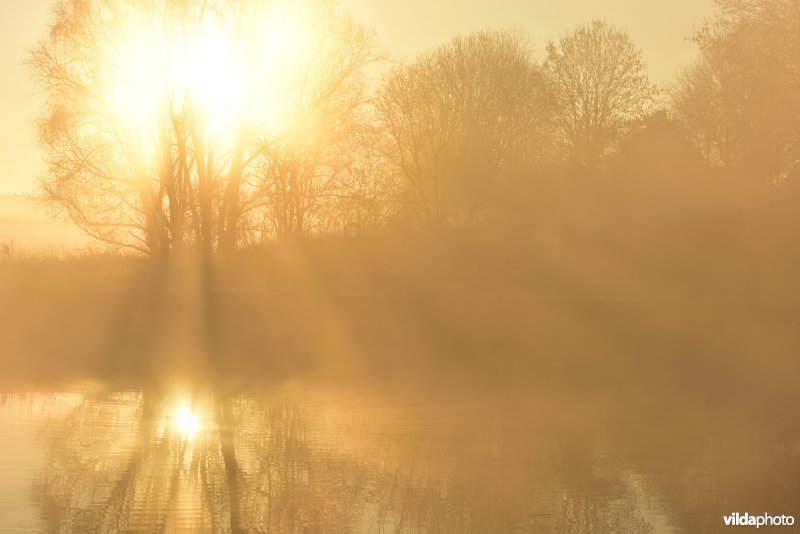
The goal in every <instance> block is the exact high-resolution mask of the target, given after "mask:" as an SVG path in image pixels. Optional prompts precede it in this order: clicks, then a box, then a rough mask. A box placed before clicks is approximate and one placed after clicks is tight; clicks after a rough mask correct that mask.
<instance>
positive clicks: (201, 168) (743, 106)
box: [28, 0, 800, 255]
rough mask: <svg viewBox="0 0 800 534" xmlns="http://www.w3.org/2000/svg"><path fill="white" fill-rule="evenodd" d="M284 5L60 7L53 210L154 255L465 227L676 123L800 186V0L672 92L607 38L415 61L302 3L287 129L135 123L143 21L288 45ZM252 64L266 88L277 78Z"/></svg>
mask: <svg viewBox="0 0 800 534" xmlns="http://www.w3.org/2000/svg"><path fill="white" fill-rule="evenodd" d="M277 3H278V2H277V1H270V0H236V1H233V0H207V1H204V2H200V1H192V0H190V1H185V2H169V1H166V0H150V1H148V2H137V1H135V0H59V1H58V2H57V3H56V5H55V8H54V11H53V17H52V22H51V24H50V26H49V28H48V33H47V35H46V37H45V38H44V39H42V40H41V41H40V43H39V44H38V45H37V47H36V48H35V49H34V50H33V51H32V52H31V53H30V56H29V59H28V63H29V65H30V69H31V71H32V73H33V74H34V76H35V77H36V79H37V80H38V81H39V84H40V86H41V88H42V90H43V93H44V95H45V101H46V105H45V108H44V110H43V112H42V115H41V118H40V120H39V132H40V141H41V144H42V147H43V150H44V153H45V159H46V162H47V171H46V173H45V174H44V176H43V177H42V179H41V191H42V196H43V198H44V200H45V201H46V202H48V203H49V204H50V205H51V206H53V207H54V208H56V209H57V210H59V211H60V212H61V213H63V214H65V215H66V216H68V217H69V218H70V219H72V220H73V221H74V222H75V223H76V224H77V225H78V226H79V227H80V228H81V229H83V230H84V231H85V232H86V233H88V234H89V235H91V236H94V237H95V238H97V239H99V240H101V241H103V242H105V243H108V244H109V245H111V246H113V247H115V248H119V249H133V250H136V251H138V252H140V253H144V254H149V255H169V254H172V253H174V252H177V251H180V250H182V249H201V250H204V251H206V252H208V253H214V252H220V253H230V252H232V251H233V250H235V249H236V248H237V247H242V246H247V245H251V244H255V243H261V242H265V241H269V240H273V239H286V238H298V237H303V236H312V235H322V234H357V233H364V232H373V231H378V230H380V229H383V228H387V227H391V226H406V227H415V228H423V227H428V226H436V225H458V224H464V223H469V222H472V221H476V220H479V219H480V218H481V217H482V216H483V215H484V214H485V213H486V212H487V210H490V209H492V207H493V206H495V205H496V204H497V202H498V198H500V197H501V196H502V195H503V193H504V192H507V191H508V190H510V189H512V190H513V188H514V187H515V185H518V184H524V183H530V182H533V181H537V180H559V179H565V178H568V177H571V176H588V177H592V176H597V175H599V174H600V173H601V171H602V170H603V169H605V168H606V167H607V166H608V162H609V161H610V159H611V158H613V156H614V154H615V153H617V152H618V151H619V150H620V147H621V146H622V145H623V144H624V143H625V142H626V140H627V139H630V138H631V136H632V135H634V134H635V133H636V132H637V131H640V130H641V129H642V128H643V126H644V124H645V123H646V119H647V118H648V117H650V116H651V115H652V114H653V113H654V112H656V111H658V110H666V112H667V114H668V116H669V117H670V119H671V120H672V121H673V122H674V124H675V125H676V126H677V128H678V129H679V130H680V132H681V133H682V135H683V136H685V137H686V139H688V140H689V141H690V142H691V143H692V145H693V146H694V147H695V148H696V150H697V151H699V152H700V153H701V154H702V155H703V157H704V158H705V160H706V162H707V163H708V164H709V165H711V166H718V167H723V168H725V169H728V170H730V171H731V172H733V173H740V174H741V175H744V176H747V177H748V178H751V179H752V180H755V181H763V182H767V183H770V184H773V185H774V186H776V187H779V186H781V185H782V184H785V183H786V182H787V181H790V180H792V179H793V177H795V178H796V177H797V175H798V169H800V99H799V98H798V96H797V95H798V94H800V31H799V30H800V2H797V0H717V2H716V3H717V13H716V15H715V16H714V18H712V19H711V20H709V21H707V22H706V23H705V24H704V25H703V26H702V27H701V28H700V30H699V31H697V32H696V33H695V35H694V36H693V39H694V41H695V42H696V43H697V45H698V47H699V50H700V54H699V58H698V59H697V61H696V62H695V63H694V64H692V65H691V66H689V67H688V68H686V69H685V70H684V71H683V72H682V73H681V74H680V75H679V76H678V77H677V79H676V80H675V81H674V83H672V84H670V85H669V86H667V87H661V88H659V87H657V86H656V85H655V84H653V83H652V81H651V80H649V78H648V76H647V74H646V63H645V60H644V58H643V56H642V53H641V51H640V50H639V48H638V47H637V46H636V44H635V42H634V41H633V39H632V38H631V36H630V35H629V34H628V33H626V32H625V31H624V30H623V29H620V28H618V27H615V26H614V25H612V24H609V23H608V22H606V21H604V20H593V21H590V22H588V23H584V24H579V25H578V26H576V27H575V28H573V29H572V30H570V31H568V32H566V33H564V34H562V35H561V36H559V37H558V38H556V39H553V40H551V41H550V42H548V43H547V45H546V52H545V55H544V57H543V58H541V59H540V58H539V57H538V56H537V54H536V53H535V51H534V48H533V46H532V44H531V42H530V41H529V40H528V39H527V38H526V36H524V35H523V34H522V33H520V32H518V31H510V30H493V29H487V30H480V31H476V32H473V33H470V34H468V35H461V36H457V37H455V38H454V39H452V40H450V41H449V42H446V43H444V44H443V45H441V46H439V47H437V48H435V49H432V50H429V51H426V52H423V53H422V54H420V55H419V56H417V57H416V59H414V60H413V61H411V62H408V63H397V62H392V61H391V60H388V59H387V58H386V57H385V55H384V54H383V53H382V52H381V50H380V48H379V47H378V46H377V44H376V40H375V36H374V35H373V34H371V33H370V32H369V31H367V30H366V29H365V28H364V27H363V26H362V25H360V24H359V23H358V22H357V21H355V20H354V19H353V18H352V17H351V16H349V15H348V14H346V13H343V12H342V11H341V10H340V9H338V8H337V6H335V5H334V4H332V3H329V2H325V1H321V0H285V1H284V2H281V3H282V4H287V5H290V6H291V8H292V9H294V10H296V11H297V12H298V13H302V15H303V17H304V20H305V24H306V25H307V26H306V33H307V34H308V35H309V36H312V35H313V36H317V37H316V38H315V43H314V46H313V47H307V48H306V56H303V57H296V56H291V57H290V56H288V55H287V56H286V58H287V59H286V62H288V63H290V64H287V65H281V66H280V67H279V68H281V69H283V70H284V71H289V74H286V73H285V72H283V73H282V76H283V82H282V83H281V84H277V83H275V84H273V85H271V86H270V87H272V89H270V90H269V92H265V93H264V94H263V95H256V96H257V97H258V98H260V99H261V101H262V104H265V105H268V106H269V107H270V109H271V113H270V117H271V120H270V121H268V122H266V123H265V122H263V121H262V122H261V123H257V122H256V121H250V120H248V117H247V114H245V115H244V116H243V117H240V118H238V119H237V120H236V121H235V124H234V125H233V127H232V128H231V130H230V131H231V132H232V135H231V136H229V138H227V139H224V140H223V139H220V138H219V136H218V135H217V133H218V129H219V127H218V125H216V124H215V123H214V121H212V120H210V119H209V116H208V113H206V112H205V111H204V109H203V108H202V107H200V106H198V105H195V102H194V100H193V99H192V97H191V95H183V94H179V93H178V92H177V91H176V90H172V91H171V92H169V91H168V92H166V93H163V94H162V93H159V95H160V100H159V101H158V106H157V107H156V108H154V109H155V112H154V115H153V117H154V120H153V121H151V122H147V123H146V124H144V125H143V124H142V123H139V122H137V121H131V119H130V117H126V118H125V119H123V118H122V115H121V114H120V113H119V108H120V107H121V106H122V107H124V106H126V102H119V101H115V100H113V99H111V98H109V94H112V93H113V91H112V90H110V89H109V84H110V83H111V82H110V81H109V80H111V79H113V77H114V76H113V73H114V72H115V69H118V70H120V69H121V70H123V71H124V70H125V69H127V68H128V66H127V65H125V64H115V63H114V55H113V53H112V51H110V50H109V49H113V47H114V43H116V42H118V41H119V37H120V36H125V35H129V34H130V32H131V31H132V29H131V28H132V24H133V23H132V22H131V21H137V20H158V21H159V25H160V26H159V28H160V31H162V32H164V33H169V34H170V35H173V34H174V35H178V36H181V35H184V34H188V33H189V32H191V31H192V29H193V28H194V27H195V26H197V25H202V24H205V22H204V21H207V20H209V19H213V20H216V21H217V23H218V24H222V25H223V27H224V28H226V31H230V32H232V35H234V36H235V41H236V42H240V41H241V42H246V41H247V40H248V39H261V38H263V35H262V34H263V33H265V32H268V31H269V29H267V28H263V27H259V26H257V25H254V24H253V23H252V21H254V20H259V19H258V17H257V16H256V15H257V14H258V13H259V12H260V11H261V10H269V9H272V8H273V7H274V6H273V4H277ZM273 46H275V47H279V46H280V43H273ZM251 59H254V61H253V62H251V63H248V65H249V68H251V70H253V71H258V70H259V69H263V70H264V72H263V73H262V74H263V75H264V76H269V75H270V74H274V70H275V69H276V68H277V67H276V66H275V61H269V62H267V63H269V65H266V64H265V62H264V61H261V60H260V58H259V56H258V55H257V54H256V56H255V57H254V58H251ZM126 72H128V71H126ZM376 72H380V75H379V76H378V77H377V79H376V77H375V76H374V74H375V73H376ZM129 74H130V72H128V75H129ZM209 75H210V76H215V75H223V74H222V73H213V72H212V73H210V74H209ZM130 83H133V84H136V83H137V82H136V81H135V80H134V81H133V82H130ZM278 85H280V86H279V87H278ZM134 86H135V87H138V85H134ZM134 111H135V110H134Z"/></svg>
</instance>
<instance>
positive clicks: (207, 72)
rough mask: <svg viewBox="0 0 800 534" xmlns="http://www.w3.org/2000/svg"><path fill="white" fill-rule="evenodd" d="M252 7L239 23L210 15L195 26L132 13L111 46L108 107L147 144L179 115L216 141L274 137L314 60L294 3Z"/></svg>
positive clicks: (206, 13) (153, 14) (206, 12)
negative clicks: (253, 133) (256, 133)
mask: <svg viewBox="0 0 800 534" xmlns="http://www.w3.org/2000/svg"><path fill="white" fill-rule="evenodd" d="M254 5H255V7H254V8H253V11H252V12H251V13H248V14H247V15H246V16H242V17H241V20H234V21H231V20H228V19H226V18H225V17H223V16H222V15H221V14H220V13H219V12H218V11H215V10H212V9H206V10H204V11H203V12H202V16H200V17H199V18H198V19H197V20H192V22H191V23H188V22H186V21H182V20H180V19H178V18H176V17H175V16H174V15H173V16H172V17H170V16H169V13H163V14H159V13H157V12H153V11H148V12H146V13H131V14H129V16H128V18H127V19H126V21H125V23H124V24H120V26H119V29H118V31H117V32H116V35H115V38H114V39H113V40H112V42H111V43H109V54H108V56H109V62H110V68H108V69H107V70H108V75H107V78H108V80H107V82H108V83H107V85H108V86H109V88H108V90H107V94H108V99H107V101H108V102H107V103H108V106H109V107H110V108H111V111H112V113H113V115H114V116H115V117H116V118H117V119H118V122H120V123H121V124H122V125H124V127H125V128H126V129H127V130H129V131H130V132H132V134H133V136H134V137H137V138H140V139H143V140H147V139H152V137H153V135H154V133H155V132H156V131H157V129H158V127H159V126H161V125H163V124H165V122H164V121H166V120H170V119H174V117H175V116H176V115H178V116H181V117H189V116H190V117H192V120H194V121H199V122H200V123H202V126H203V127H204V128H205V130H206V132H207V135H208V136H209V138H211V139H214V140H215V141H217V142H232V141H233V140H234V139H235V138H236V137H237V135H238V134H239V133H240V132H241V130H242V129H244V128H249V129H253V128H260V129H263V130H266V131H274V130H275V129H276V128H277V127H278V126H279V124H278V123H279V122H280V120H281V117H280V107H281V105H282V104H283V100H285V99H286V98H287V96H286V95H290V94H291V89H292V87H293V86H296V84H297V83H301V82H302V79H301V78H302V74H301V72H302V70H303V68H304V67H306V66H307V61H308V58H309V57H311V55H312V54H311V53H310V52H311V50H310V42H311V40H310V39H309V31H308V28H307V24H308V21H307V20H305V18H304V13H303V12H302V11H301V9H300V8H298V7H297V6H296V5H295V4H292V3H288V2H287V3H280V2H274V3H264V2H262V3H256V4H254Z"/></svg>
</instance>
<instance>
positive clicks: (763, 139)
mask: <svg viewBox="0 0 800 534" xmlns="http://www.w3.org/2000/svg"><path fill="white" fill-rule="evenodd" d="M717 8H718V12H717V15H716V17H715V18H714V19H712V20H710V21H709V22H707V23H706V24H705V25H704V26H703V27H702V28H701V29H700V31H698V32H697V34H696V35H695V37H694V39H695V42H696V43H697V44H698V45H699V47H700V52H701V56H700V58H699V59H698V61H697V62H696V63H695V64H694V65H692V66H691V67H689V68H688V69H686V70H685V71H684V72H683V73H682V75H681V76H680V77H679V79H678V81H677V83H676V84H675V85H674V86H673V88H672V91H671V97H672V98H671V104H672V110H673V114H674V116H675V117H676V120H677V121H678V122H679V124H680V125H681V127H682V128H683V130H684V131H685V132H686V133H687V134H688V136H689V137H690V138H691V139H692V140H693V141H694V142H695V144H696V145H697V146H698V148H700V149H701V150H702V151H703V152H704V153H705V154H706V157H708V159H709V161H711V162H712V163H715V164H718V165H723V166H726V167H728V168H731V169H734V170H737V171H739V172H742V173H744V174H746V175H748V176H751V177H754V178H759V179H763V180H766V181H769V182H781V181H783V180H784V179H786V178H787V177H788V176H789V174H790V173H791V172H792V171H793V170H794V169H797V168H798V166H799V165H800V104H798V99H797V94H798V92H800V4H798V3H797V2H796V1H794V0H718V1H717Z"/></svg>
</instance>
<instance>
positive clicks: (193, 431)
mask: <svg viewBox="0 0 800 534" xmlns="http://www.w3.org/2000/svg"><path fill="white" fill-rule="evenodd" d="M173 426H174V428H175V430H176V431H177V432H178V433H179V434H180V436H181V437H182V438H186V439H188V440H189V441H194V439H195V437H196V436H197V431H198V429H199V428H200V417H199V416H198V415H197V414H196V413H194V412H192V408H191V406H189V405H188V404H183V405H181V406H179V407H178V408H177V409H176V410H175V415H174V419H173Z"/></svg>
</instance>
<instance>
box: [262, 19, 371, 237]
mask: <svg viewBox="0 0 800 534" xmlns="http://www.w3.org/2000/svg"><path fill="white" fill-rule="evenodd" d="M318 15H320V18H319V19H318V20H316V21H315V23H314V27H315V28H318V30H317V31H316V32H315V34H314V36H313V37H316V39H318V42H316V43H315V44H314V45H313V46H310V47H308V48H307V52H308V53H309V54H311V55H312V56H311V57H307V58H301V61H300V62H299V69H298V71H297V73H296V75H295V77H294V82H293V83H292V84H291V86H290V90H289V91H287V92H286V94H285V98H282V99H281V100H280V101H279V102H278V103H277V105H278V106H280V108H279V109H280V114H281V116H282V117H283V122H284V123H285V125H286V127H285V128H284V129H283V131H281V132H279V134H278V135H277V136H276V137H275V139H273V141H272V142H271V143H268V146H265V149H264V150H263V152H262V153H261V155H260V157H259V158H257V159H256V161H255V165H256V171H257V172H256V173H255V174H254V180H255V182H254V184H255V187H256V190H257V195H256V196H255V197H254V202H253V203H251V205H250V206H248V209H251V208H253V209H258V207H259V206H260V207H262V208H263V211H261V212H260V213H259V214H258V216H259V217H260V220H261V224H262V228H263V231H264V232H266V233H267V235H269V236H271V237H277V238H287V237H299V236H304V235H311V234H320V233H326V232H331V231H335V230H337V229H338V228H337V227H338V222H339V220H340V219H342V218H346V217H347V209H348V208H347V202H346V201H347V200H356V199H357V198H358V197H359V196H360V195H361V188H362V187H364V186H365V184H364V183H363V182H366V181H369V180H371V179H372V176H369V175H364V174H363V173H359V172H358V171H357V170H358V168H359V165H360V162H362V161H364V160H365V159H366V158H369V157H370V156H369V151H370V149H371V146H370V144H369V143H365V142H364V141H365V140H366V139H365V138H366V132H368V131H369V130H370V129H371V127H372V126H371V124H370V108H369V105H370V102H369V98H368V97H369V95H368V92H367V89H368V86H367V79H366V75H365V68H366V67H367V66H368V65H370V64H371V63H372V62H374V61H376V60H378V59H379V58H380V56H379V55H378V54H377V53H376V49H375V48H374V46H373V44H372V36H371V34H369V33H368V32H366V31H365V30H364V29H363V28H362V27H361V26H359V25H358V24H356V23H355V22H354V21H353V20H352V19H350V17H348V16H345V15H340V14H335V13H318ZM319 30H323V31H319ZM311 37H312V36H309V38H311ZM343 210H344V211H343Z"/></svg>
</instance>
